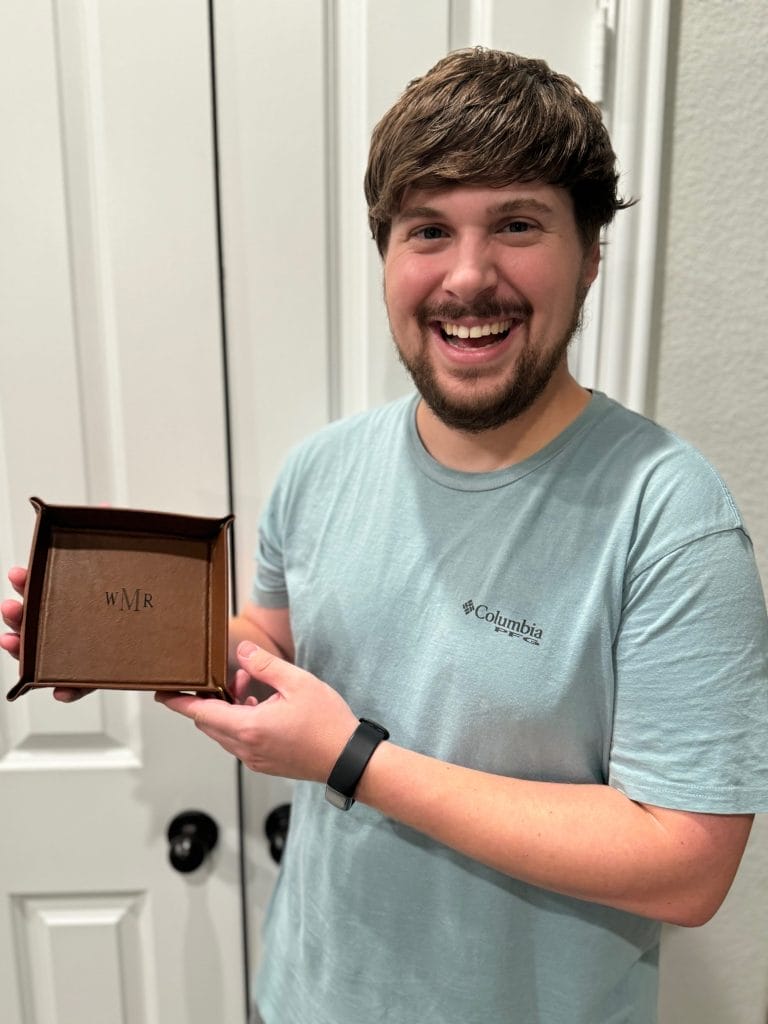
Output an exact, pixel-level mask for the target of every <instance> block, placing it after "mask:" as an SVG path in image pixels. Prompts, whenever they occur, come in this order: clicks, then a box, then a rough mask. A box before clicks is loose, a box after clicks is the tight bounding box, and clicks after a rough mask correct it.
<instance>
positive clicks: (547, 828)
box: [357, 743, 751, 925]
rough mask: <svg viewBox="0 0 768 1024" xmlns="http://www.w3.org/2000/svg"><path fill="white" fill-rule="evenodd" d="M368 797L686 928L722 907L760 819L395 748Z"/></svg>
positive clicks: (586, 894) (364, 784) (500, 863)
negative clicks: (674, 806) (489, 770)
mask: <svg viewBox="0 0 768 1024" xmlns="http://www.w3.org/2000/svg"><path fill="white" fill-rule="evenodd" d="M357 798H358V800H360V801H361V802H363V803H366V804H368V805H369V806H371V807H374V808H376V809H377V810H379V811H380V812H381V813H383V814H386V815H387V816H389V817H392V818H394V819H396V820H398V821H400V822H402V823H404V824H406V825H410V826H411V827H413V828H415V829H417V830H418V831H420V832H423V833H425V834H426V835H429V836H430V837H431V838H433V839H435V840H437V841H438V842H441V843H443V844H445V845H446V846H450V847H451V848H453V849H455V850H458V851H459V852H461V853H464V854H466V855H467V856H468V857H471V858H472V859H474V860H477V861H480V862H482V863H484V864H486V865H488V866H489V867H492V868H495V869H496V870H498V871H501V872H503V873H505V874H508V875H512V876H514V877H515V878H519V879H520V880H522V881H524V882H529V883H531V884H533V885H536V886H540V887H542V888H545V889H550V890H553V891H556V892H561V893H564V894H566V895H569V896H575V897H577V898H579V899H585V900H590V901H592V902H598V903H605V904H607V905H609V906H612V907H616V908H618V909H622V910H628V911H631V912H633V913H637V914H641V915H643V916H646V917H652V918H655V919H658V920H662V921H668V922H672V923H676V924H683V925H698V924H702V923H704V921H706V920H707V919H708V918H709V917H711V915H712V914H713V913H714V912H715V910H716V909H717V907H718V906H719V904H720V902H721V901H722V899H723V898H724V896H725V894H726V893H727V891H728V888H729V886H730V883H731V881H732V879H733V875H734V874H735V871H736V868H737V866H738V863H739V859H740V856H741V853H742V851H743V847H744V844H745V843H746V839H747V836H748V834H749V826H750V822H751V817H750V816H748V815H742V816H728V815H706V814H691V813H688V812H684V811H672V810H668V809H663V808H657V807H649V806H646V805H643V804H639V803H635V802H633V801H632V800H630V799H628V798H627V797H625V796H624V795H623V794H622V793H620V792H619V791H618V790H616V789H613V788H611V787H609V786H602V785H576V784H564V783H547V782H530V781H523V780H518V779H509V778H504V777H501V776H496V775H489V774H486V773H484V772H478V771H474V770H472V769H468V768H463V767H460V766H457V765H452V764H447V763H445V762H441V761H438V760H436V759H434V758H430V757H425V756H424V755H421V754H416V753H414V752H412V751H408V750H404V749H402V748H400V747H397V746H395V745H394V744H392V743H383V744H381V746H380V747H379V748H378V749H377V751H376V753H375V754H374V756H373V758H372V759H371V761H370V763H369V765H368V768H367V769H366V771H365V773H364V775H363V778H362V780H361V783H360V785H359V787H358V791H357Z"/></svg>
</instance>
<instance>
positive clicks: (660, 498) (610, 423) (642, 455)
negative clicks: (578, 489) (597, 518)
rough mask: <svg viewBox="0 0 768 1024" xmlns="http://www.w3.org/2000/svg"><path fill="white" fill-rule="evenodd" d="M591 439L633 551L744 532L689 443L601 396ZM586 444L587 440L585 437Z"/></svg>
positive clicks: (724, 490) (721, 483) (717, 478)
mask: <svg viewBox="0 0 768 1024" xmlns="http://www.w3.org/2000/svg"><path fill="white" fill-rule="evenodd" d="M602 405H603V408H604V411H605V415H604V416H602V417H601V419H600V422H599V423H597V424H596V428H597V429H595V431H593V436H592V438H591V447H592V452H591V455H592V459H593V466H594V467H595V472H598V471H599V473H600V474H601V477H602V479H603V480H604V481H605V484H606V486H607V487H608V488H609V490H612V491H614V492H616V493H617V494H618V495H619V497H618V504H619V507H620V508H621V510H622V512H623V514H625V515H627V516H629V517H630V518H631V519H632V521H633V524H634V525H633V531H634V536H635V548H636V550H638V551H639V550H643V549H647V550H646V554H645V556H644V558H645V557H647V551H648V550H653V551H655V550H656V549H657V548H659V547H660V546H665V547H667V548H669V549H671V548H673V547H675V546H680V545H683V544H685V543H688V542H690V541H693V540H696V539H699V538H702V537H705V536H709V535H711V534H716V533H720V532H722V531H726V530H733V529H741V530H744V529H745V526H744V522H743V519H742V517H741V514H740V512H739V509H738V508H737V506H736V503H735V501H734V499H733V496H732V495H731V492H730V490H729V488H728V486H727V484H726V482H725V480H724V479H723V477H722V476H721V475H720V473H719V472H718V470H717V469H716V468H715V466H714V465H713V464H712V463H711V462H710V461H709V459H708V458H707V457H706V456H705V455H704V454H703V453H702V452H701V451H699V449H698V448H696V447H695V446H694V445H693V444H691V443H690V442H689V441H687V440H685V439H683V438H681V437H680V436H679V435H678V434H676V433H675V432H674V431H672V430H670V429H669V428H667V427H665V426H662V425H660V424H658V423H656V422H655V421H653V420H651V419H649V418H648V417H646V416H643V415H641V414H639V413H636V412H633V411H631V410H629V409H626V408H624V407H623V406H621V405H619V404H618V403H617V402H614V401H612V400H610V399H606V398H605V397H604V396H603V403H602ZM587 443H588V444H589V443H590V440H588V441H587Z"/></svg>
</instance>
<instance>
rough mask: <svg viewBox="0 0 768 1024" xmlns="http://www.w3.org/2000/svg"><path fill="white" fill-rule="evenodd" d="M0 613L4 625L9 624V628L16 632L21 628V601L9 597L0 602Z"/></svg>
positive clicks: (22, 612) (22, 606)
mask: <svg viewBox="0 0 768 1024" xmlns="http://www.w3.org/2000/svg"><path fill="white" fill-rule="evenodd" d="M0 615H2V618H3V622H4V623H5V624H6V626H10V628H11V629H14V630H16V631H17V632H18V630H20V629H21V619H22V616H23V615H24V605H23V604H22V603H21V601H14V600H12V599H10V598H9V600H7V601H3V602H2V603H0Z"/></svg>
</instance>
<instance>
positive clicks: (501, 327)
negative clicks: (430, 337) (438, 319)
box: [440, 320, 513, 338]
mask: <svg viewBox="0 0 768 1024" xmlns="http://www.w3.org/2000/svg"><path fill="white" fill-rule="evenodd" d="M512 323H513V321H512V320H499V321H497V322H496V323H493V324H483V325H482V326H479V325H476V326H475V327H464V325H463V324H448V323H441V325H440V326H441V327H442V328H443V330H444V331H445V333H446V334H447V335H448V336H449V337H451V336H452V337H455V338H487V337H488V335H489V334H503V333H504V332H505V331H508V330H509V328H510V327H511V326H512Z"/></svg>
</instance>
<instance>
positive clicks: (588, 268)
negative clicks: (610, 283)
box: [581, 241, 601, 289]
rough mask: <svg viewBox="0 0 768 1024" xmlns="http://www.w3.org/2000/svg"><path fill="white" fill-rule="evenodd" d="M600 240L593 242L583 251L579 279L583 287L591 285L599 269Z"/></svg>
mask: <svg viewBox="0 0 768 1024" xmlns="http://www.w3.org/2000/svg"><path fill="white" fill-rule="evenodd" d="M600 258H601V257H600V242H599V241H596V242H593V243H592V244H591V245H590V246H588V247H587V249H586V250H585V252H584V259H583V260H582V264H581V281H582V284H583V286H584V288H585V289H588V288H590V287H591V285H592V284H593V283H594V280H595V278H596V277H597V272H598V270H599V269H600Z"/></svg>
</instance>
